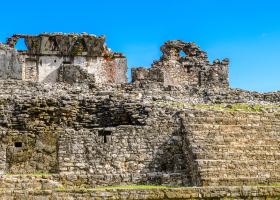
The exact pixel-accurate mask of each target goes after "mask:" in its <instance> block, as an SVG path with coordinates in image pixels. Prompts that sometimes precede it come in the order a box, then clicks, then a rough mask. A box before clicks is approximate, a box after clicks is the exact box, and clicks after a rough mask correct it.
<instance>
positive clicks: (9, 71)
mask: <svg viewBox="0 0 280 200" xmlns="http://www.w3.org/2000/svg"><path fill="white" fill-rule="evenodd" d="M20 63H21V61H20V60H19V57H18V53H17V51H16V50H15V49H12V48H9V47H8V46H6V45H3V44H0V78H1V79H19V80H20V79H22V69H21V64H20Z"/></svg>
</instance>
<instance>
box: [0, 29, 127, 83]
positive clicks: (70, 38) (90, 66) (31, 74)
mask: <svg viewBox="0 0 280 200" xmlns="http://www.w3.org/2000/svg"><path fill="white" fill-rule="evenodd" d="M19 39H24V43H25V45H26V47H27V50H26V51H18V52H16V51H14V50H12V51H11V50H10V48H14V47H15V45H16V44H17V42H18V40H19ZM6 45H7V46H9V47H10V48H6V49H4V48H2V50H1V57H0V59H1V61H0V63H1V64H0V70H1V74H0V77H1V79H19V80H28V81H39V82H59V81H62V82H70V83H73V82H85V81H90V82H96V83H123V82H127V76H126V73H127V71H126V70H127V62H126V58H125V57H124V56H123V55H122V54H121V53H115V52H112V51H111V50H110V49H109V48H107V46H106V44H105V37H104V36H99V37H98V36H95V35H91V34H86V33H82V34H62V33H51V34H49V33H43V34H40V35H22V34H17V35H13V36H12V37H10V38H8V39H7V42H6Z"/></svg>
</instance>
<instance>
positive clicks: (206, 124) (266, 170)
mask: <svg viewBox="0 0 280 200" xmlns="http://www.w3.org/2000/svg"><path fill="white" fill-rule="evenodd" d="M183 125H184V128H185V131H186V137H185V139H186V141H185V142H186V143H187V144H188V146H189V147H188V150H189V152H187V151H186V155H187V154H191V155H187V156H189V157H191V158H192V160H193V161H194V164H193V167H189V168H190V169H194V168H195V169H194V170H190V173H191V174H192V176H193V177H196V179H197V180H195V181H194V183H193V184H194V185H203V186H217V185H256V184H272V183H277V182H280V114H279V113H278V114H277V113H274V114H273V113H244V112H219V111H194V112H193V113H191V114H188V117H187V118H185V120H183Z"/></svg>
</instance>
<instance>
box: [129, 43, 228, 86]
mask: <svg viewBox="0 0 280 200" xmlns="http://www.w3.org/2000/svg"><path fill="white" fill-rule="evenodd" d="M161 51H162V53H163V55H162V57H161V58H160V60H158V61H155V62H154V63H153V64H152V67H151V69H143V68H133V69H132V81H133V82H135V81H140V82H141V81H151V82H163V83H164V84H165V85H175V86H179V85H183V86H184V85H185V86H186V85H187V86H199V87H207V88H224V89H226V88H228V86H229V83H228V65H229V61H228V59H224V60H223V61H219V60H215V61H214V63H213V64H210V62H209V61H208V59H207V54H206V52H204V51H201V50H200V49H199V47H198V46H196V45H195V44H194V43H185V42H182V41H180V40H171V41H167V42H165V43H164V45H163V46H161ZM182 52H184V53H185V56H182V55H180V53H182Z"/></svg>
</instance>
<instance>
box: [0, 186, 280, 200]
mask: <svg viewBox="0 0 280 200" xmlns="http://www.w3.org/2000/svg"><path fill="white" fill-rule="evenodd" d="M279 198H280V192H279V187H273V186H271V187H266V186H244V187H194V188H170V189H103V190H101V189H99V190H95V189H93V190H15V191H11V190H5V191H1V192H0V199H3V200H10V199H11V200H12V199H27V200H31V199H58V200H64V199H81V200H84V199H85V200H88V199H92V200H95V199H108V200H123V199H127V200H135V199H138V200H162V199H165V200H168V199H170V200H171V199H172V200H184V199H202V200H219V199H224V200H231V199H239V200H243V199H244V200H245V199H247V200H256V199H257V200H267V199H271V200H277V199H279Z"/></svg>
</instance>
